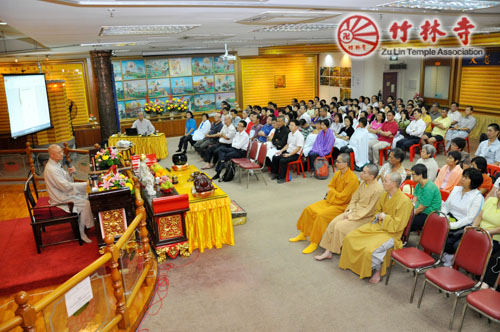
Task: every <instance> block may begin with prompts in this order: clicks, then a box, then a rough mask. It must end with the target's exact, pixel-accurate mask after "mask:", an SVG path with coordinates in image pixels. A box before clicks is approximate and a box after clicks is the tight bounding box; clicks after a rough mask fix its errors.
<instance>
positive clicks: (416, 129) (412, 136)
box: [396, 109, 426, 151]
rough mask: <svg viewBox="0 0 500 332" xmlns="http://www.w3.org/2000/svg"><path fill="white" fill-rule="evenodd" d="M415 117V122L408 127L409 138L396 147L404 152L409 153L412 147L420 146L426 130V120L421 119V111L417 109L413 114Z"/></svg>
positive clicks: (398, 143)
mask: <svg viewBox="0 0 500 332" xmlns="http://www.w3.org/2000/svg"><path fill="white" fill-rule="evenodd" d="M413 117H414V118H415V120H413V121H412V122H411V123H410V124H409V125H408V127H406V133H407V134H408V136H407V137H405V138H403V139H402V140H400V141H398V142H397V143H396V147H398V148H400V149H402V150H403V151H407V150H409V149H410V146H412V145H414V144H418V143H419V142H420V139H421V138H422V135H423V134H424V131H425V128H426V124H425V122H424V120H422V119H421V117H422V111H421V110H419V109H416V110H415V111H414V112H413Z"/></svg>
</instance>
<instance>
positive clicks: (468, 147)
mask: <svg viewBox="0 0 500 332" xmlns="http://www.w3.org/2000/svg"><path fill="white" fill-rule="evenodd" d="M464 140H465V142H467V152H468V153H470V142H469V136H467V137H466V138H464Z"/></svg>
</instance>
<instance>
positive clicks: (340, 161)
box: [335, 160, 344, 164]
mask: <svg viewBox="0 0 500 332" xmlns="http://www.w3.org/2000/svg"><path fill="white" fill-rule="evenodd" d="M335 163H336V164H340V163H344V161H342V160H335Z"/></svg>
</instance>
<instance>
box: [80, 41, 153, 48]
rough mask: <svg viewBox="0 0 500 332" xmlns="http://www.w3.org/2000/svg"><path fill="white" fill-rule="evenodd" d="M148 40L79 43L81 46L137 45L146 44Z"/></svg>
mask: <svg viewBox="0 0 500 332" xmlns="http://www.w3.org/2000/svg"><path fill="white" fill-rule="evenodd" d="M149 43H150V42H149V41H137V42H130V41H123V42H112V43H88V44H80V46H82V47H101V46H118V47H122V46H137V45H148V44H149Z"/></svg>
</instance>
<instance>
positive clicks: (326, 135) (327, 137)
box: [308, 120, 335, 173]
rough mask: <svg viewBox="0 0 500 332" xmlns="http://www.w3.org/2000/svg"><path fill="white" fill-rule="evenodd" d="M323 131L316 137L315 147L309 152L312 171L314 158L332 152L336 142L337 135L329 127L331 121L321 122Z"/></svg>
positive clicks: (312, 169) (312, 170)
mask: <svg viewBox="0 0 500 332" xmlns="http://www.w3.org/2000/svg"><path fill="white" fill-rule="evenodd" d="M320 123H321V131H320V132H319V134H318V136H317V137H316V141H315V142H314V145H313V148H312V150H311V152H309V155H308V157H309V166H310V168H311V172H313V173H314V160H316V158H318V157H324V156H326V155H328V154H330V152H332V148H333V144H334V143H335V135H333V132H332V131H331V130H330V129H329V128H328V127H329V126H330V121H328V120H322V121H321V122H320Z"/></svg>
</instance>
